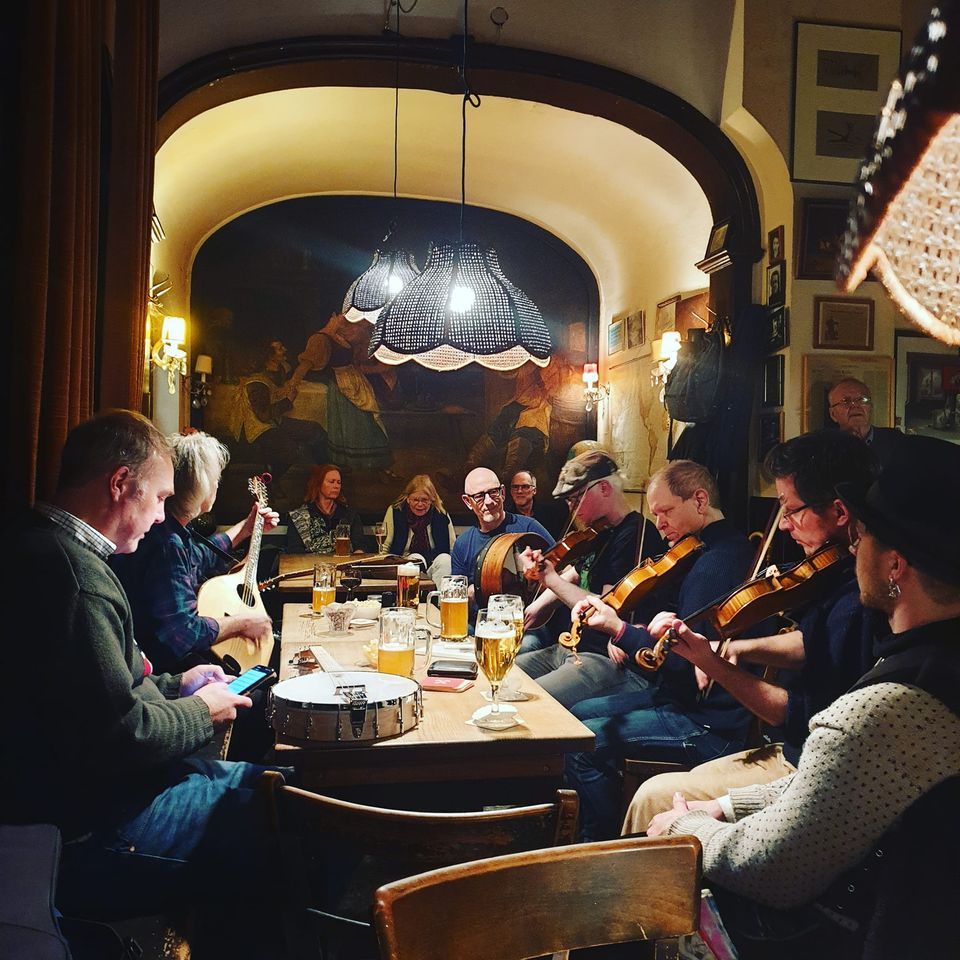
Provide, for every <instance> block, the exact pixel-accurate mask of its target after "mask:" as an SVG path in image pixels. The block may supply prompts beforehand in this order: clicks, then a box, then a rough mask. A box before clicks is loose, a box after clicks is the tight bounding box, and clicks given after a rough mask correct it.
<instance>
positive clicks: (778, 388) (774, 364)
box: [760, 353, 784, 407]
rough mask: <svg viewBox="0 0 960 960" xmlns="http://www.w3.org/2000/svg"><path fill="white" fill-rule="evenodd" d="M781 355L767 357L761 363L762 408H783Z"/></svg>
mask: <svg viewBox="0 0 960 960" xmlns="http://www.w3.org/2000/svg"><path fill="white" fill-rule="evenodd" d="M783 369H784V361H783V354H782V353H778V354H777V355H776V356H773V357H767V359H766V360H764V361H763V401H762V403H761V404H760V405H761V406H762V407H782V406H783Z"/></svg>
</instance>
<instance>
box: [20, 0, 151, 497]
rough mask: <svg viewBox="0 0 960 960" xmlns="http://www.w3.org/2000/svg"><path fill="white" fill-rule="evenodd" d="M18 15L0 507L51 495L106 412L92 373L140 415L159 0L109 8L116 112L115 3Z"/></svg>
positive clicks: (35, 7)
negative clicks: (70, 441) (74, 442)
mask: <svg viewBox="0 0 960 960" xmlns="http://www.w3.org/2000/svg"><path fill="white" fill-rule="evenodd" d="M17 6H18V7H19V8H20V9H18V10H17V13H16V15H15V16H14V17H13V18H12V27H11V29H12V33H13V37H12V38H11V35H9V34H8V40H9V43H8V44H5V47H8V48H9V49H10V50H11V51H12V52H13V54H14V56H15V60H16V63H17V64H18V68H19V69H18V71H17V74H18V75H16V76H14V75H13V72H12V71H11V74H10V75H9V79H10V81H11V82H12V89H7V90H5V91H4V94H5V98H6V100H7V102H6V104H5V111H4V119H5V121H6V124H5V125H6V129H5V130H4V135H5V136H9V137H10V138H11V140H10V141H8V146H7V148H5V152H6V155H7V157H8V158H9V159H10V160H11V161H12V163H13V166H14V169H15V173H14V176H13V177H12V178H11V179H10V180H9V181H8V183H7V186H6V190H8V191H10V195H9V196H8V197H7V198H6V200H7V206H8V207H9V209H10V217H11V225H10V226H9V227H8V228H7V230H6V232H7V235H8V237H9V239H10V240H11V241H12V242H11V260H10V263H9V264H8V266H7V269H6V270H5V271H4V272H5V274H6V275H8V276H9V286H10V302H11V304H12V310H11V316H10V325H9V330H10V340H9V351H10V352H9V361H10V362H9V363H8V377H7V384H6V386H7V391H8V396H7V404H6V407H7V425H8V443H7V471H6V494H7V495H6V498H5V509H7V510H11V509H16V508H17V507H19V506H22V505H23V504H26V503H30V502H32V501H33V500H34V499H35V498H37V497H45V496H49V495H50V493H51V492H52V488H53V485H54V484H55V482H56V474H57V468H58V456H59V450H60V447H61V445H62V443H63V440H64V438H65V436H66V434H67V431H68V430H69V429H70V427H72V426H73V425H74V424H76V423H78V422H79V421H80V420H83V419H84V418H86V417H87V416H89V415H90V414H91V413H92V412H93V411H94V409H96V408H97V407H99V406H100V405H101V403H100V402H99V401H98V397H97V382H96V376H97V370H98V369H101V370H103V371H104V372H105V375H104V377H103V378H102V393H103V399H104V400H105V401H107V402H109V403H110V404H111V405H123V406H131V405H132V406H135V407H136V406H139V403H140V385H139V384H140V376H141V374H140V373H139V372H138V365H139V364H142V333H140V332H139V331H142V329H143V312H142V311H143V300H144V297H145V293H146V282H145V279H144V278H145V277H146V274H147V270H148V267H147V266H145V262H146V261H147V259H148V256H149V253H148V251H149V206H148V204H149V199H148V198H149V194H150V192H151V190H152V169H153V156H152V144H153V132H152V131H153V127H154V124H155V109H154V102H155V94H154V93H153V92H152V91H154V90H155V84H156V54H155V51H156V21H157V15H156V0H148V2H145V3H119V4H117V34H116V44H115V50H116V75H115V78H114V83H113V89H114V91H115V94H114V96H113V102H112V103H111V102H110V99H111V98H110V96H109V93H108V92H107V91H108V90H109V82H108V81H109V78H110V70H111V65H110V59H109V54H108V51H107V45H106V44H105V43H104V36H105V31H106V26H105V25H106V24H108V23H110V20H109V17H108V14H109V12H110V11H111V10H112V8H113V2H112V0H31V3H29V4H22V5H17ZM150 50H152V51H153V53H152V55H148V51H150ZM148 88H149V91H148ZM105 94H106V95H105ZM148 110H149V113H148V116H146V117H144V113H145V112H147V111H148ZM111 116H112V119H111ZM138 118H139V119H138ZM105 134H107V135H105ZM111 141H112V142H113V143H114V145H115V146H116V148H117V152H116V153H115V154H113V155H112V156H111V154H110V142H111ZM145 205H146V206H147V212H146V215H144V213H143V209H144V206H145ZM104 214H105V215H104ZM105 228H107V229H105ZM108 234H109V235H111V236H112V237H113V238H114V240H113V241H112V242H111V240H110V239H109V237H108ZM114 247H115V248H116V249H117V250H118V253H117V254H116V256H114V255H113V254H112V253H111V255H110V256H107V255H106V254H105V251H107V250H112V249H113V248H114ZM101 313H103V315H104V318H105V320H104V322H103V323H102V324H98V316H100V314H101ZM101 344H103V348H102V354H101V346H100V345H101ZM124 381H125V382H126V387H125V388H123V387H118V383H121V384H122V383H123V382H124Z"/></svg>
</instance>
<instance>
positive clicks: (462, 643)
mask: <svg viewBox="0 0 960 960" xmlns="http://www.w3.org/2000/svg"><path fill="white" fill-rule="evenodd" d="M430 656H431V657H433V659H434V660H468V661H469V660H476V659H477V648H476V645H475V644H474V642H473V637H470V638H469V639H467V640H434V641H433V644H432V645H431V647H430Z"/></svg>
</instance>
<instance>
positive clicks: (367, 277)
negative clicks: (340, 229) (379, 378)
mask: <svg viewBox="0 0 960 960" xmlns="http://www.w3.org/2000/svg"><path fill="white" fill-rule="evenodd" d="M392 2H394V3H396V7H397V28H396V33H395V39H396V47H395V56H394V84H393V200H394V205H396V200H397V168H398V163H397V154H398V141H399V130H400V125H399V124H400V11H401V5H400V0H392ZM408 12H409V11H408ZM395 231H396V224H395V223H391V224H390V227H389V229H388V230H387V235H386V236H385V237H384V238H383V240H382V241H381V244H380V246H379V247H378V248H377V250H376V252H375V253H374V255H373V262H372V263H371V264H370V266H369V267H367V269H366V270H364V271H363V273H361V274H360V276H359V277H357V279H356V280H354V281H353V283H351V284H350V286H349V288H348V289H347V294H346V296H345V297H344V298H343V308H342V309H341V311H340V312H341V313H342V314H343V315H344V317H345V318H346V319H347V320H349V321H350V322H351V323H359V322H360V321H361V320H367V321H369V322H370V323H376V321H377V317H378V316H380V311H381V310H382V309H383V308H384V307H385V306H386V305H387V304H388V303H389V302H390V301H391V300H392V299H393V298H394V297H395V296H396V295H397V294H398V293H399V292H400V291H401V290H402V289H403V288H404V287H405V286H406V285H407V284H408V283H409V282H410V281H411V280H412V279H413V278H414V277H415V276H416V275H417V274H418V273H419V272H420V271H419V270H418V269H417V264H416V261H415V260H414V259H413V254H412V253H410V251H409V250H404V249H403V248H402V247H400V246H397V245H396V244H395V243H394V242H393V236H394V233H395Z"/></svg>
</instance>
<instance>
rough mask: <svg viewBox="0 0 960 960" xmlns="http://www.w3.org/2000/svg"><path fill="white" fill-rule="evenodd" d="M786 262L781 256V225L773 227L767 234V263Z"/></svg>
mask: <svg viewBox="0 0 960 960" xmlns="http://www.w3.org/2000/svg"><path fill="white" fill-rule="evenodd" d="M785 260H786V257H785V256H784V255H783V224H782V223H781V224H780V226H779V227H774V228H773V230H771V231H770V232H769V233H768V234H767V263H782V262H783V261H785Z"/></svg>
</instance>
